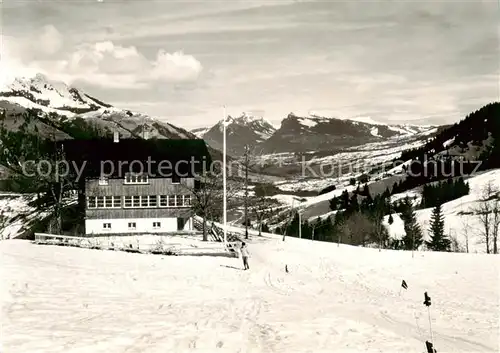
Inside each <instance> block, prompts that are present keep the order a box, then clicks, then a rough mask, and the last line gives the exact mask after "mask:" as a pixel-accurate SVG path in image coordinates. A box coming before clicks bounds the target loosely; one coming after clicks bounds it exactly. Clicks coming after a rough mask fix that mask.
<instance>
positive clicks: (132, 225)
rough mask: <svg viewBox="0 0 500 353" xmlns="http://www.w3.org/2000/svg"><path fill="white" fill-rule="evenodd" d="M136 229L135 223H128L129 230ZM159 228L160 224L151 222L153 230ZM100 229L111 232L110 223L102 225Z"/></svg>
mask: <svg viewBox="0 0 500 353" xmlns="http://www.w3.org/2000/svg"><path fill="white" fill-rule="evenodd" d="M136 228H137V223H135V222H129V223H128V229H129V230H136ZM160 228H161V222H153V229H160ZM102 229H104V230H111V223H103V224H102Z"/></svg>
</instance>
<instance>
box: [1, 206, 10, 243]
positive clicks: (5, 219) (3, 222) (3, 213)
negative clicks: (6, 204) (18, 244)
mask: <svg viewBox="0 0 500 353" xmlns="http://www.w3.org/2000/svg"><path fill="white" fill-rule="evenodd" d="M8 220H9V218H8V217H7V212H6V211H5V210H2V211H0V235H1V237H0V239H2V240H3V239H4V234H3V232H4V230H5V228H6V227H7V223H8Z"/></svg>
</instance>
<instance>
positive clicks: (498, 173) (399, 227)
mask: <svg viewBox="0 0 500 353" xmlns="http://www.w3.org/2000/svg"><path fill="white" fill-rule="evenodd" d="M466 182H467V183H469V187H470V193H469V195H466V196H463V197H461V198H458V199H456V200H453V201H450V202H446V203H445V204H443V206H442V210H443V215H444V221H445V232H446V234H451V235H452V236H453V237H456V238H457V240H458V242H459V244H460V245H461V246H462V247H463V248H464V249H465V243H466V238H465V237H466V235H468V237H469V251H471V252H480V253H482V252H485V249H486V246H485V245H484V244H482V243H481V235H480V234H481V231H482V229H483V228H484V227H482V226H481V224H480V222H479V220H478V218H477V216H475V215H473V214H471V211H472V209H474V208H475V207H477V206H478V200H480V199H481V197H482V196H481V195H482V194H481V193H482V191H483V190H484V187H485V186H486V185H487V184H488V182H492V183H493V185H495V186H496V187H500V169H493V170H491V171H488V172H484V173H480V174H477V175H475V176H473V177H471V178H468V179H466ZM407 194H408V196H410V197H417V200H416V201H417V202H418V201H419V198H420V195H419V194H418V193H416V192H414V191H410V192H408V193H405V194H397V195H393V200H395V199H400V198H403V197H405V196H406V195H407ZM415 213H416V215H417V220H418V222H419V224H420V226H421V228H422V233H423V234H424V238H425V239H426V240H428V239H429V225H430V223H429V222H430V219H431V213H432V208H426V209H422V210H417V211H416V212H415ZM388 218H389V216H386V217H385V223H386V226H387V227H388V229H389V234H390V236H391V237H393V238H396V239H399V238H401V237H402V236H403V235H404V228H403V222H402V220H401V218H400V217H399V215H398V214H393V219H394V223H393V224H392V225H389V224H388V223H387V221H388ZM466 232H467V233H466Z"/></svg>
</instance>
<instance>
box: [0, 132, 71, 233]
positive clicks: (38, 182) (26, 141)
mask: <svg viewBox="0 0 500 353" xmlns="http://www.w3.org/2000/svg"><path fill="white" fill-rule="evenodd" d="M0 145H1V146H2V151H1V153H0V164H2V165H3V166H4V167H5V168H7V170H8V173H9V175H10V177H11V178H12V180H15V181H16V182H17V183H18V184H19V185H22V186H23V188H26V189H28V190H30V191H33V192H36V193H37V194H38V195H39V198H38V200H37V201H36V207H37V208H38V209H40V210H43V211H47V210H48V209H49V210H52V212H51V213H52V217H53V218H54V220H55V228H56V229H55V231H56V232H58V233H60V232H61V228H62V210H63V208H64V206H65V204H66V202H67V201H68V199H69V198H68V196H69V195H70V191H71V190H74V189H75V188H76V185H75V184H76V178H75V174H74V172H75V171H74V170H73V169H72V168H70V165H69V163H68V162H67V161H66V159H65V154H64V150H63V147H62V145H58V144H57V143H56V139H55V136H52V138H51V139H42V138H40V136H39V135H37V134H35V133H32V132H29V131H28V130H27V125H26V124H25V125H23V126H21V128H20V130H19V131H15V132H13V131H8V130H7V129H6V128H5V126H4V125H3V123H2V126H0ZM42 162H43V164H42ZM41 167H43V168H41ZM42 169H43V170H42Z"/></svg>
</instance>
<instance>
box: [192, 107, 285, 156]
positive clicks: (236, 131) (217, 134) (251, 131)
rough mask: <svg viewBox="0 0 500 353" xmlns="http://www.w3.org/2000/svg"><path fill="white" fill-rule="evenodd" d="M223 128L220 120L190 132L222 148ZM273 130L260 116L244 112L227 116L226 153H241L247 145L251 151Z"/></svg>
mask: <svg viewBox="0 0 500 353" xmlns="http://www.w3.org/2000/svg"><path fill="white" fill-rule="evenodd" d="M223 129H224V125H223V124H222V120H220V121H218V122H217V123H216V124H215V125H214V126H212V127H211V128H208V129H207V130H206V131H204V129H203V128H198V129H195V130H192V131H191V132H192V133H195V134H197V136H199V137H202V138H203V139H204V140H205V141H206V142H207V143H208V144H209V145H210V146H212V147H213V148H215V149H222V144H223ZM275 131H276V129H275V128H274V126H272V125H271V123H269V122H268V121H267V120H265V119H264V118H263V117H261V116H255V115H252V114H250V113H245V112H244V113H242V114H241V115H240V116H236V117H232V116H229V117H228V119H227V122H226V136H227V149H228V153H229V154H231V155H234V156H238V155H242V154H243V153H244V149H245V146H247V145H248V146H250V147H252V151H253V149H254V148H255V147H256V145H258V144H259V143H262V142H264V141H265V140H267V139H268V138H269V137H270V136H271V135H272V134H273V133H274V132H275Z"/></svg>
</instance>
